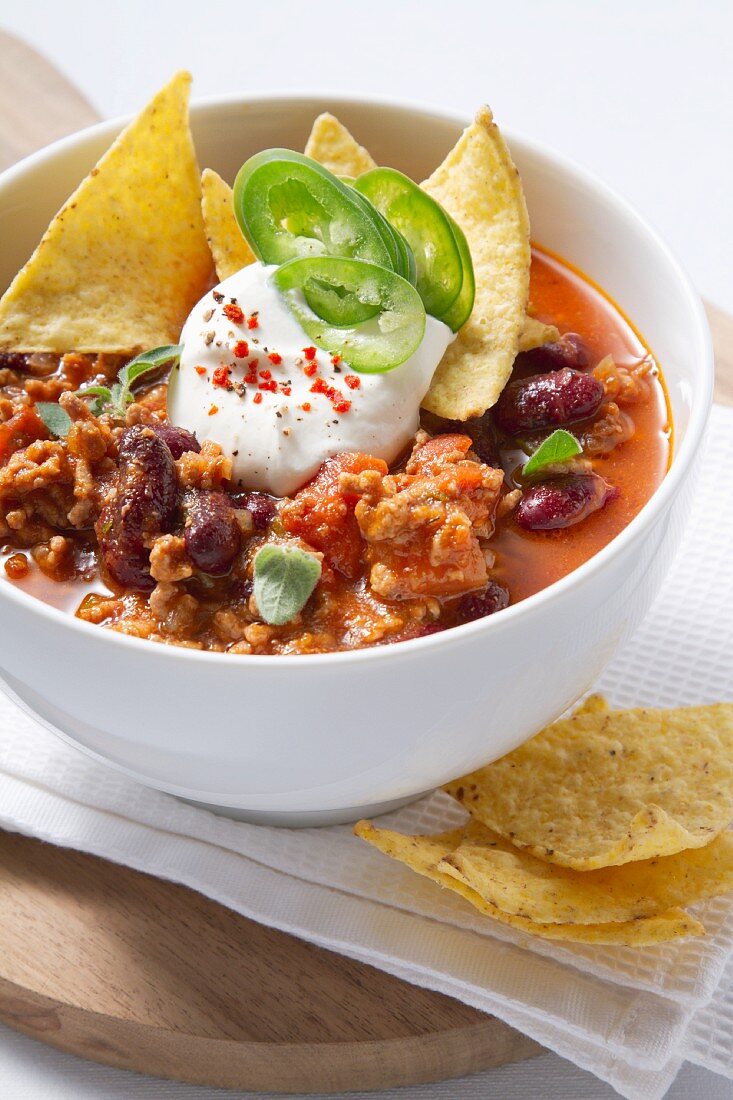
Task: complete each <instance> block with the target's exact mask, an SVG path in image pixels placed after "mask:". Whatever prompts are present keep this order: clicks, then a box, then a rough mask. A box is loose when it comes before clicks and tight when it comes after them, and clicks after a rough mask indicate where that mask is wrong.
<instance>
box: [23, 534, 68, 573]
mask: <svg viewBox="0 0 733 1100" xmlns="http://www.w3.org/2000/svg"><path fill="white" fill-rule="evenodd" d="M31 556H32V558H33V560H34V561H35V563H36V565H37V566H38V568H39V569H40V570H41V572H43V573H45V574H46V576H48V577H51V578H53V579H55V580H62V579H68V578H69V577H71V576H72V575H73V572H74V544H73V543H72V542H71V540H70V539H67V538H64V536H63V535H52V537H51V538H50V539H49V540H48V542H41V543H37V544H36V545H35V546H34V547H33V550H32V551H31Z"/></svg>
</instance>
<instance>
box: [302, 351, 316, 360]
mask: <svg viewBox="0 0 733 1100" xmlns="http://www.w3.org/2000/svg"><path fill="white" fill-rule="evenodd" d="M317 350H318V349H317V348H303V355H304V356H305V357H306V359H307V360H308V361H309V362H311V363H312V362H313V360H314V359H315V357H316V352H317Z"/></svg>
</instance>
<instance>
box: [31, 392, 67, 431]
mask: <svg viewBox="0 0 733 1100" xmlns="http://www.w3.org/2000/svg"><path fill="white" fill-rule="evenodd" d="M36 412H37V413H38V415H39V416H40V418H41V420H42V421H43V423H44V424H45V425H46V427H47V428H48V430H49V432H50V433H51V435H53V436H55V437H56V439H65V438H66V436H67V435H68V434H69V428H70V427H71V424H72V420H71V417H70V416H69V414H68V413H67V412H66V410H65V409H62V408H61V406H60V405H59V404H58V402H56V401H38V402H37V403H36Z"/></svg>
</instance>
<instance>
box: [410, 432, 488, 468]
mask: <svg viewBox="0 0 733 1100" xmlns="http://www.w3.org/2000/svg"><path fill="white" fill-rule="evenodd" d="M471 442H472V441H471V437H470V436H468V435H436V436H435V438H434V439H429V440H428V441H427V443H423V444H422V446H421V447H416V448H415V450H414V451H413V452H412V454H411V455H410V460H409V462H408V463H407V473H408V474H429V473H433V471H434V469H435V468H436V467H438V468H440V469H444V468H445V465H446V463H447V462H460V461H461V459H462V458H465V457H466V455H467V454H468V452H469V450H470V449H471Z"/></svg>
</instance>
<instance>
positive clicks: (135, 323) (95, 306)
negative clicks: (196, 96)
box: [0, 72, 211, 353]
mask: <svg viewBox="0 0 733 1100" xmlns="http://www.w3.org/2000/svg"><path fill="white" fill-rule="evenodd" d="M190 83H191V77H190V75H189V74H188V73H185V72H180V73H177V74H176V75H175V76H174V77H173V79H172V80H171V81H170V83H169V84H167V85H166V87H165V88H163V89H162V91H160V92H158V94H157V95H156V96H155V97H154V99H152V100H151V102H150V103H149V104H148V105H147V107H145V108H144V109H143V111H142V112H141V113H140V114H139V115H138V116H137V118H136V119H134V120H133V121H132V122H131V123H130V124H129V126H127V127H126V128H125V129H124V130H123V132H122V133H121V134H120V135H119V137H118V138H117V139H116V140H115V142H114V143H113V145H112V146H111V147H110V149H109V150H108V151H107V152H106V153H105V155H104V156H103V157H102V159H101V160H100V161H99V163H98V164H97V166H96V167H95V168H93V169H92V171H91V173H90V174H89V175H88V176H87V178H86V179H85V180H84V181H83V182H82V183H81V184H80V185H79V187H78V188H77V189H76V191H75V192H74V194H73V195H72V196H71V198H70V199H69V200H68V202H67V203H66V205H65V206H63V207H62V209H61V210H60V211H59V213H58V214H57V215H56V217H55V218H54V219H53V221H52V222H51V224H50V225H49V227H48V229H47V230H46V233H45V234H44V236H43V239H42V240H41V243H40V244H39V245H38V248H37V249H36V251H35V252H34V253H33V255H32V256H31V258H30V260H29V261H28V262H27V264H26V265H25V267H23V268H22V269H21V271H20V272H19V273H18V275H16V277H15V279H14V280H13V283H12V284H11V286H10V287H9V289H8V290H7V291H6V293H5V295H4V296H3V298H2V300H1V301H0V349H12V350H13V351H22V352H33V351H48V352H57V353H61V352H66V351H79V352H110V353H117V352H120V353H132V352H137V351H139V350H141V349H143V348H152V347H157V346H158V345H161V344H175V343H177V342H178V338H179V335H180V332H181V327H182V325H183V322H184V321H185V320H186V317H187V316H188V314H189V313H190V311H191V309H192V308H193V306H194V305H195V303H196V302H197V301H198V299H199V298H200V297H201V296H202V295H203V294H204V293H205V291H206V290H207V288H208V285H209V280H210V276H211V253H210V252H209V246H208V244H207V243H206V234H205V232H204V223H203V219H202V216H201V189H200V185H199V172H198V166H197V164H196V153H195V151H194V147H193V141H192V138H191V132H190V130H189V126H188V92H189V87H190Z"/></svg>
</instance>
